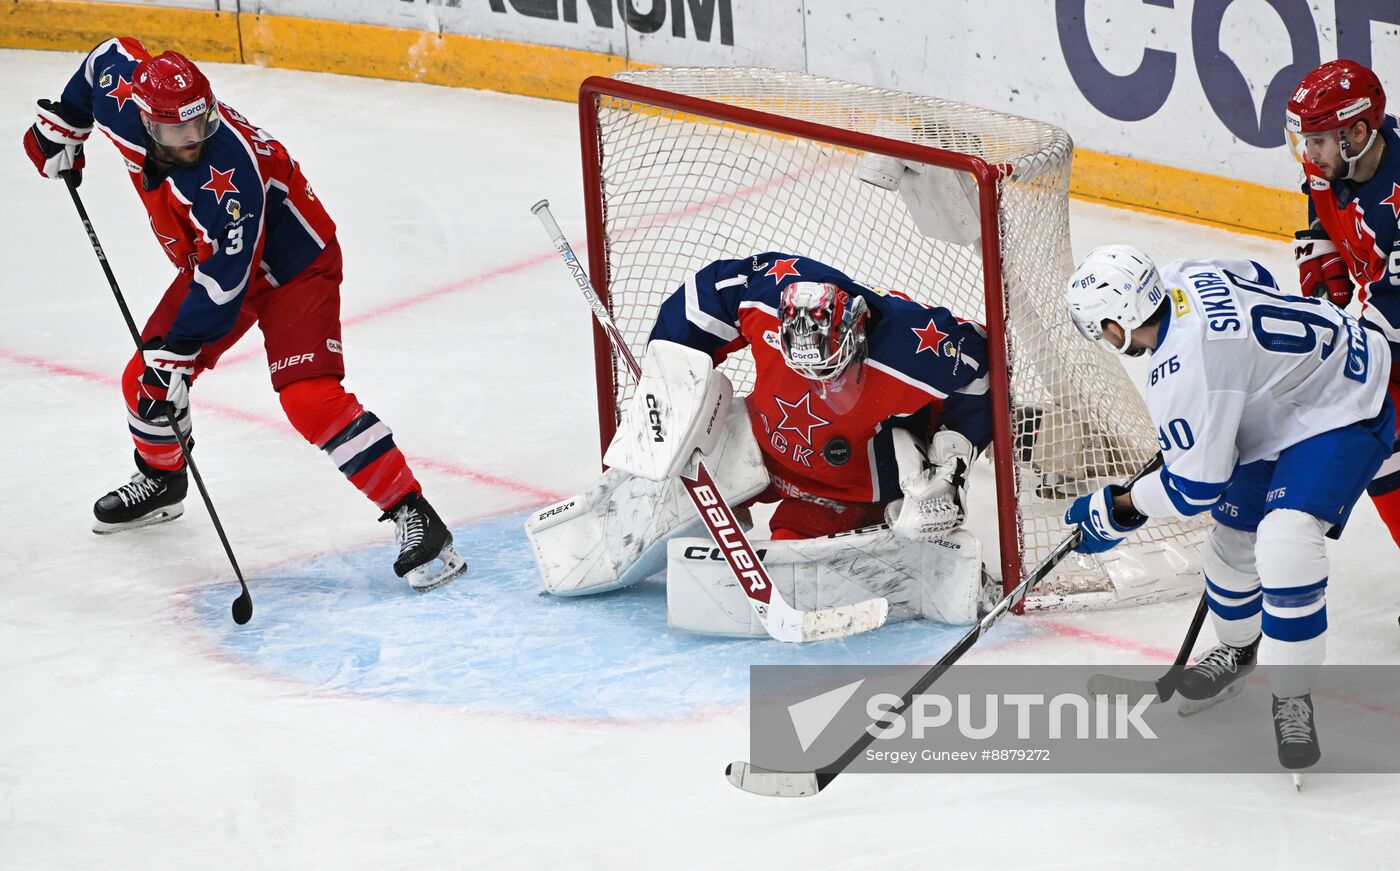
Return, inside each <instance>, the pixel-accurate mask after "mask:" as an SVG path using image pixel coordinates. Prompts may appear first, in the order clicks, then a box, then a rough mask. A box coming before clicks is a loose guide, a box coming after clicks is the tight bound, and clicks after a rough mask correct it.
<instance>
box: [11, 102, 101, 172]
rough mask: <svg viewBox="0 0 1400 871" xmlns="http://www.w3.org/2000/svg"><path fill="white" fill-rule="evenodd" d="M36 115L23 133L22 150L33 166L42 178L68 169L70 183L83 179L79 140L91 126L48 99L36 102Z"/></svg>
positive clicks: (80, 143)
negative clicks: (37, 111)
mask: <svg viewBox="0 0 1400 871" xmlns="http://www.w3.org/2000/svg"><path fill="white" fill-rule="evenodd" d="M38 114H39V118H38V120H37V121H35V122H34V124H33V125H31V126H30V128H29V129H28V130H27V131H25V134H24V153H25V154H27V155H29V159H30V160H31V161H32V162H33V163H34V168H35V169H37V170H39V174H40V175H42V176H44V177H45V178H59V177H60V175H61V174H62V173H65V172H70V173H72V176H73V186H74V187H77V186H78V185H80V184H82V181H83V166H84V165H86V162H87V158H85V157H84V156H83V142H85V141H86V140H87V138H88V135H89V134H90V133H92V125H91V124H89V125H88V126H86V127H85V126H83V125H82V124H81V123H80V122H78V120H77V119H76V118H72V117H68V118H65V117H64V116H65V115H68V116H71V115H72V114H73V111H72V110H71V109H69V108H68V107H66V106H64V105H63V104H62V103H55V102H53V101H52V100H40V101H39V113H38Z"/></svg>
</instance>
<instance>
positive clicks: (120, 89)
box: [107, 76, 131, 112]
mask: <svg viewBox="0 0 1400 871" xmlns="http://www.w3.org/2000/svg"><path fill="white" fill-rule="evenodd" d="M107 96H109V97H111V98H112V99H114V100H116V101H117V111H118V112H120V111H121V110H122V109H125V108H126V101H127V100H130V99H131V80H130V79H124V78H122V77H121V76H117V86H116V87H115V88H113V89H112V90H110V91H108V92H107Z"/></svg>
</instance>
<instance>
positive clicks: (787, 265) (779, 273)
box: [763, 257, 802, 282]
mask: <svg viewBox="0 0 1400 871" xmlns="http://www.w3.org/2000/svg"><path fill="white" fill-rule="evenodd" d="M763 275H764V277H766V278H771V279H773V281H774V282H779V281H782V280H783V279H784V278H787V277H788V276H789V275H791V276H793V277H795V278H801V277H802V275H801V273H799V272H798V271H797V258H796V257H789V258H788V259H786V260H774V261H773V265H772V267H770V268H769V270H768V271H767V272H765V273H763Z"/></svg>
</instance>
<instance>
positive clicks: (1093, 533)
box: [1065, 484, 1147, 553]
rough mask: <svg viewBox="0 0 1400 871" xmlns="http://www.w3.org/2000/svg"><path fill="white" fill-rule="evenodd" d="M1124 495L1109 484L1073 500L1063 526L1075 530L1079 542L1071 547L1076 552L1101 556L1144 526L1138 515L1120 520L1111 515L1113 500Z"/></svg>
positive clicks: (1142, 517)
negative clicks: (1074, 527) (1077, 528)
mask: <svg viewBox="0 0 1400 871" xmlns="http://www.w3.org/2000/svg"><path fill="white" fill-rule="evenodd" d="M1124 492H1126V491H1125V490H1124V489H1123V488H1122V487H1120V486H1118V485H1117V484H1110V485H1109V486H1107V487H1105V488H1103V489H1102V490H1099V491H1098V492H1097V493H1090V494H1089V495H1088V496H1080V497H1079V498H1078V499H1076V500H1074V504H1073V505H1071V506H1070V507H1069V510H1068V511H1066V512H1065V524H1066V525H1067V526H1077V527H1079V532H1080V533H1081V538H1080V540H1079V544H1077V545H1075V548H1074V549H1075V551H1076V552H1078V553H1103V552H1104V551H1106V550H1109V549H1111V548H1112V547H1113V546H1114V545H1116V544H1118V542H1120V541H1122V540H1123V539H1124V538H1126V537H1127V535H1128V533H1130V532H1132V531H1133V530H1134V529H1137V528H1138V527H1139V526H1142V525H1143V524H1144V523H1146V522H1147V518H1146V517H1144V516H1143V515H1141V514H1136V513H1135V514H1134V516H1132V517H1129V518H1124V517H1120V516H1118V515H1117V514H1115V513H1114V510H1113V497H1114V496H1117V495H1118V494H1120V493H1124Z"/></svg>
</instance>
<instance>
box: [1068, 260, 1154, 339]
mask: <svg viewBox="0 0 1400 871" xmlns="http://www.w3.org/2000/svg"><path fill="white" fill-rule="evenodd" d="M1166 301H1167V292H1166V291H1165V290H1164V289H1163V288H1162V280H1161V278H1160V277H1159V276H1158V275H1157V265H1156V264H1155V263H1153V262H1152V258H1151V257H1148V256H1147V255H1146V254H1144V253H1143V252H1141V251H1139V250H1138V249H1136V248H1134V247H1132V246H1131V245H1104V246H1102V247H1100V248H1095V249H1094V250H1093V251H1090V252H1089V255H1088V256H1087V257H1085V258H1084V261H1083V262H1082V263H1080V264H1079V268H1078V269H1076V270H1075V271H1074V274H1073V275H1071V276H1070V279H1069V284H1068V286H1067V287H1066V288H1065V304H1066V305H1067V306H1068V307H1069V316H1070V320H1072V321H1074V325H1075V326H1076V327H1078V328H1079V332H1080V334H1081V335H1083V336H1084V338H1086V339H1088V340H1089V341H1091V342H1100V343H1102V344H1104V345H1106V346H1107V347H1109V348H1111V349H1113V351H1114V352H1116V353H1119V354H1128V353H1129V352H1128V347H1129V346H1130V345H1131V344H1132V336H1131V335H1130V334H1131V333H1132V331H1133V330H1134V329H1136V328H1137V327H1140V326H1142V325H1143V323H1145V322H1146V321H1147V319H1148V318H1150V317H1152V315H1153V314H1155V313H1156V312H1157V309H1159V308H1161V307H1162V306H1163V305H1165V304H1166ZM1105 321H1112V322H1113V323H1115V324H1117V325H1118V326H1120V327H1122V328H1123V333H1124V336H1123V345H1122V346H1121V347H1119V346H1118V345H1115V344H1113V342H1111V341H1108V339H1107V338H1105V336H1104V332H1103V325H1104V322H1105ZM1138 353H1141V352H1138ZM1130 356H1136V354H1131V355H1130Z"/></svg>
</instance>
